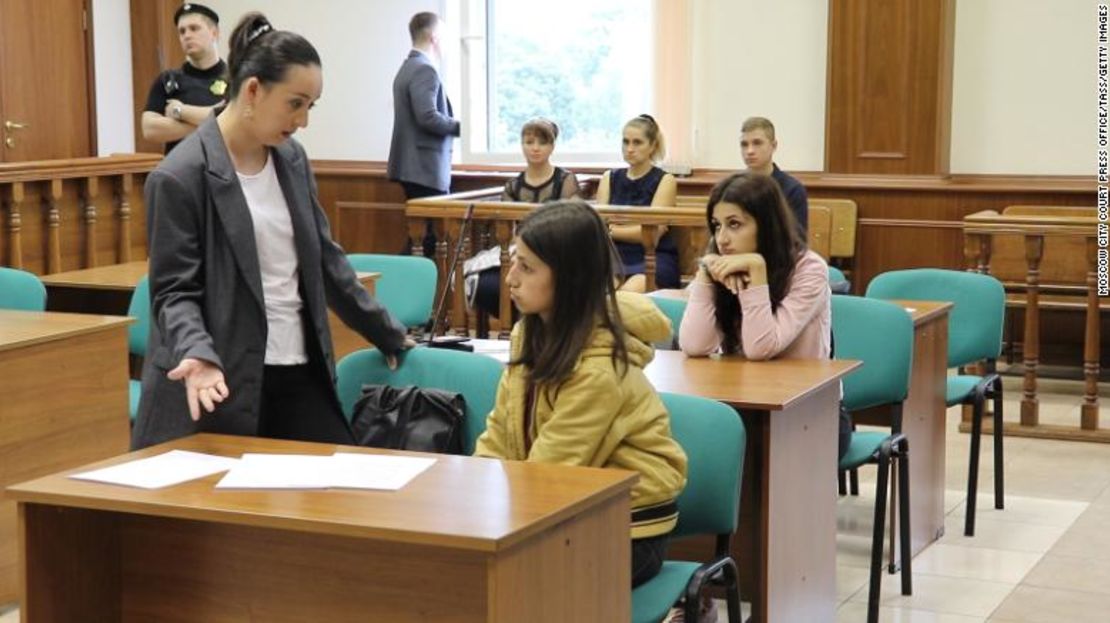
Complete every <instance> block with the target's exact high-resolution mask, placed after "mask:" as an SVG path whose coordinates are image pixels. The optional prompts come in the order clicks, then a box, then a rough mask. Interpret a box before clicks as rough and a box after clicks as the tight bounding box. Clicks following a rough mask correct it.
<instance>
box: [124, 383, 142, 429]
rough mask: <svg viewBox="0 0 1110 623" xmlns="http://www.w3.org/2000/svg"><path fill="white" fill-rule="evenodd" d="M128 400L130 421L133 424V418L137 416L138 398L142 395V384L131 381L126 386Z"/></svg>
mask: <svg viewBox="0 0 1110 623" xmlns="http://www.w3.org/2000/svg"><path fill="white" fill-rule="evenodd" d="M127 393H128V396H127V397H128V400H129V402H130V408H131V411H130V412H129V415H130V416H131V421H132V422H134V421H135V418H136V417H138V415H139V396H141V395H142V393H143V384H142V383H141V382H139V381H136V380H134V379H132V380H131V381H129V382H128V385H127Z"/></svg>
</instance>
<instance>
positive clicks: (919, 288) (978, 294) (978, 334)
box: [867, 268, 1006, 368]
mask: <svg viewBox="0 0 1110 623" xmlns="http://www.w3.org/2000/svg"><path fill="white" fill-rule="evenodd" d="M867 296H868V297H870V298H879V299H909V300H918V301H950V302H951V303H953V307H952V310H951V311H950V312H949V314H948V367H950V368H951V367H956V366H963V365H967V364H969V363H973V362H976V361H981V360H983V359H996V358H997V357H998V355H999V354H1000V353H1001V352H1002V325H1003V321H1004V319H1005V313H1006V292H1005V290H1004V288H1003V287H1002V282H1000V281H999V280H997V279H995V278H994V277H992V276H990V275H982V274H979V273H967V272H962V271H956V270H941V269H939V268H917V269H912V270H896V271H891V272H887V273H883V274H881V275H879V276H877V277H875V278H874V279H872V280H871V283H870V284H868V286H867Z"/></svg>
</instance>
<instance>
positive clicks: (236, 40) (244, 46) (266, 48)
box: [227, 11, 320, 100]
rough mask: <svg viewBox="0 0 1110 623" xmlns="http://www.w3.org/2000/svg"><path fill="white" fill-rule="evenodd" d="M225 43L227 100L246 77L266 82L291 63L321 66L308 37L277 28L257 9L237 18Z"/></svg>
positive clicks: (281, 77) (280, 75)
mask: <svg viewBox="0 0 1110 623" xmlns="http://www.w3.org/2000/svg"><path fill="white" fill-rule="evenodd" d="M228 45H229V46H230V51H229V52H228V54H227V73H228V78H229V80H230V84H229V85H228V87H229V88H228V100H233V99H235V96H237V95H238V94H239V89H240V88H241V87H242V86H243V83H244V82H246V81H247V79H248V78H252V77H254V78H258V81H259V82H261V83H262V84H264V85H268V84H271V83H274V82H281V81H282V80H284V79H285V72H286V71H287V70H288V69H289V66H290V65H316V66H317V67H320V55H319V54H317V53H316V48H314V47H312V44H311V43H309V42H308V39H305V38H304V37H302V36H300V35H298V34H296V33H292V32H289V31H288V30H276V29H275V28H274V27H273V26H272V25H271V24H270V20H268V19H266V16H265V15H263V14H261V13H259V12H258V11H252V12H250V13H247V14H246V15H244V16H243V18H242V19H240V20H239V23H238V24H237V25H236V26H235V30H233V31H231V38H230V39H229V40H228Z"/></svg>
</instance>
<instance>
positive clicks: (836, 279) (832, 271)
mask: <svg viewBox="0 0 1110 623" xmlns="http://www.w3.org/2000/svg"><path fill="white" fill-rule="evenodd" d="M829 289H830V290H832V293H833V294H848V293H849V292H851V291H852V283H851V282H850V281H848V278H847V277H845V276H844V271H842V270H840V269H839V268H837V267H836V266H833V265H831V264H830V265H829Z"/></svg>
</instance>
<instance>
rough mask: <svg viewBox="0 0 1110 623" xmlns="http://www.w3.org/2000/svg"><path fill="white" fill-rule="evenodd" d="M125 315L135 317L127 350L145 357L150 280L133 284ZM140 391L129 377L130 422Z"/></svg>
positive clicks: (133, 415) (140, 384)
mask: <svg viewBox="0 0 1110 623" xmlns="http://www.w3.org/2000/svg"><path fill="white" fill-rule="evenodd" d="M127 315H128V316H131V317H132V318H134V319H135V322H133V323H132V324H131V326H130V327H128V329H127V350H128V352H130V353H131V354H132V355H135V356H136V357H146V341H147V338H148V337H149V336H150V282H149V281H148V280H147V278H146V277H143V278H142V279H140V280H139V283H137V284H135V291H134V292H132V293H131V304H130V305H128V306H127ZM142 392H143V384H142V382H141V381H136V380H135V379H131V380H130V381H129V382H128V397H129V399H130V404H131V411H130V413H131V421H132V422H134V421H135V418H136V417H137V416H138V414H139V398H140V397H141V396H142Z"/></svg>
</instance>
